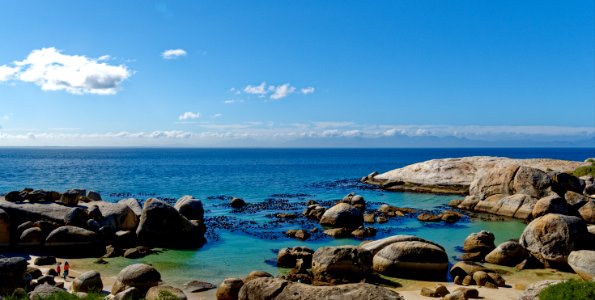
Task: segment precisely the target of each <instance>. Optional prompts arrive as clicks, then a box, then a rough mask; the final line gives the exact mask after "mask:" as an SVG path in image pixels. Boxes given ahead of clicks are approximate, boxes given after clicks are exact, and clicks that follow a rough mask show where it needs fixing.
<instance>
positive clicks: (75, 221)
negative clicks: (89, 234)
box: [64, 207, 89, 227]
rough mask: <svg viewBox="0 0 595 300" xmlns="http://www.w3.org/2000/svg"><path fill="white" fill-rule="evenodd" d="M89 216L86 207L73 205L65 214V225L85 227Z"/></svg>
mask: <svg viewBox="0 0 595 300" xmlns="http://www.w3.org/2000/svg"><path fill="white" fill-rule="evenodd" d="M88 218H89V215H88V214H87V210H86V209H82V208H80V207H73V208H72V209H71V210H70V211H69V212H68V213H67V214H66V215H65V216H64V225H71V226H77V227H85V225H86V224H87V219H88Z"/></svg>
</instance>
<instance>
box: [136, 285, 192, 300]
mask: <svg viewBox="0 0 595 300" xmlns="http://www.w3.org/2000/svg"><path fill="white" fill-rule="evenodd" d="M164 294H166V295H167V296H164ZM146 299H147V300H163V299H168V300H186V299H188V298H186V295H185V294H184V292H183V291H182V290H180V289H179V288H175V287H172V286H169V285H158V286H154V287H152V288H150V289H149V290H148V291H147V295H146Z"/></svg>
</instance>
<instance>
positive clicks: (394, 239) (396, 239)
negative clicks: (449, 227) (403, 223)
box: [359, 235, 442, 255]
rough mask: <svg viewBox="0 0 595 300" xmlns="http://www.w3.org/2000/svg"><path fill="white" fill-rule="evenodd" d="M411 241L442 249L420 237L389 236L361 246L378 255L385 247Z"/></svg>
mask: <svg viewBox="0 0 595 300" xmlns="http://www.w3.org/2000/svg"><path fill="white" fill-rule="evenodd" d="M410 241H417V242H424V243H428V244H432V245H435V246H437V247H442V246H440V245H438V244H436V243H434V242H431V241H428V240H424V239H422V238H420V237H416V236H414V235H393V236H389V237H386V238H383V239H380V240H375V241H371V242H362V243H361V244H360V245H359V246H360V247H362V248H364V249H366V250H368V251H370V252H372V255H376V253H378V252H379V251H380V250H382V249H383V248H384V247H386V246H388V245H390V244H394V243H400V242H410Z"/></svg>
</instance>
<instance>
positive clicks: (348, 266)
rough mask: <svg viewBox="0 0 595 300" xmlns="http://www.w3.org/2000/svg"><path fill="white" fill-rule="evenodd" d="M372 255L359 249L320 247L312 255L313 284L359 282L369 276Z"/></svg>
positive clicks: (352, 247)
mask: <svg viewBox="0 0 595 300" xmlns="http://www.w3.org/2000/svg"><path fill="white" fill-rule="evenodd" d="M371 266H372V253H371V252H370V251H368V250H365V249H363V248H360V247H355V246H340V247H321V248H318V249H317V250H316V251H315V252H314V254H313V255H312V275H313V280H314V283H315V284H318V285H325V284H331V285H335V284H343V283H352V282H360V281H362V280H363V279H364V278H366V277H367V276H368V275H369V274H370V270H371Z"/></svg>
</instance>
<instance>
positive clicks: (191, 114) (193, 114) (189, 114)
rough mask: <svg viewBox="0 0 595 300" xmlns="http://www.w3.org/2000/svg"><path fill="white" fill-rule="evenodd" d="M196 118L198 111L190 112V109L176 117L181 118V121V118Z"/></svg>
mask: <svg viewBox="0 0 595 300" xmlns="http://www.w3.org/2000/svg"><path fill="white" fill-rule="evenodd" d="M198 118H200V113H198V112H191V111H187V112H185V113H183V114H181V115H180V116H179V117H178V119H179V120H182V121H183V120H196V119H198Z"/></svg>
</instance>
